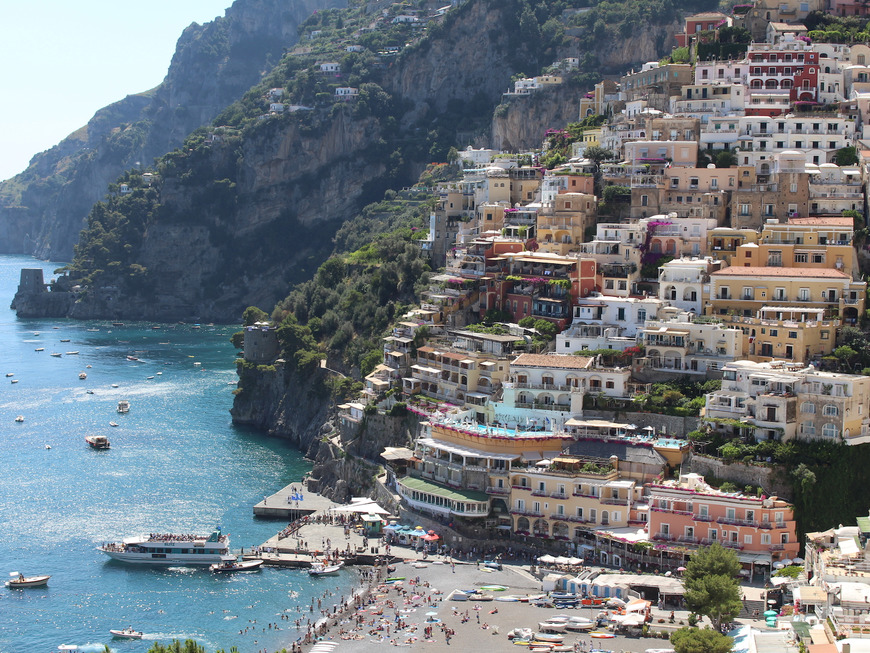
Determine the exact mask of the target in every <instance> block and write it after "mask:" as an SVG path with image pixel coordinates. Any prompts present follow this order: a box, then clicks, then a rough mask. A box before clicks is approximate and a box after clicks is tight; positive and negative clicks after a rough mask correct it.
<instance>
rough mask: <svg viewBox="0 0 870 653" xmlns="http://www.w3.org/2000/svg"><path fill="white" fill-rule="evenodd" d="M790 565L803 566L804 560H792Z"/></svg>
mask: <svg viewBox="0 0 870 653" xmlns="http://www.w3.org/2000/svg"><path fill="white" fill-rule="evenodd" d="M791 563H792V564H793V565H802V564H804V559H803V558H792V559H791Z"/></svg>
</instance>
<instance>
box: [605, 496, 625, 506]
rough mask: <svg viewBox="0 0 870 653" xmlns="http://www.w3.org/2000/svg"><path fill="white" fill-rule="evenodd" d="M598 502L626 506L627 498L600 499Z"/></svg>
mask: <svg viewBox="0 0 870 653" xmlns="http://www.w3.org/2000/svg"><path fill="white" fill-rule="evenodd" d="M600 503H602V504H604V505H608V506H627V505H628V499H613V498H610V499H601V501H600Z"/></svg>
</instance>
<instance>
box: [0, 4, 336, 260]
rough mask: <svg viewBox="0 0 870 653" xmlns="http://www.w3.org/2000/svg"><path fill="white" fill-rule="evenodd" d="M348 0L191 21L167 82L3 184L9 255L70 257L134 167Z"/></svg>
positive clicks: (0, 239)
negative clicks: (306, 26)
mask: <svg viewBox="0 0 870 653" xmlns="http://www.w3.org/2000/svg"><path fill="white" fill-rule="evenodd" d="M346 4H347V2H346V0H236V2H235V3H234V4H233V5H232V6H231V7H230V8H229V9H227V11H226V15H225V16H224V17H222V18H217V19H215V20H214V21H212V22H210V23H206V24H205V25H198V24H196V23H193V24H191V25H190V26H189V27H188V28H187V29H185V30H184V32H183V33H182V35H181V37H180V38H179V40H178V44H177V47H176V52H175V55H174V56H173V59H172V62H171V64H170V66H169V70H168V73H167V75H166V78H165V79H164V81H163V83H161V84H160V85H159V86H158V87H157V88H155V89H152V90H151V91H148V92H147V93H142V94H138V95H131V96H128V97H127V98H125V99H123V100H121V101H120V102H117V103H115V104H113V105H110V106H109V107H106V108H105V109H101V110H100V111H98V112H97V113H96V114H94V117H93V118H92V119H91V120H90V121H89V122H88V124H87V125H86V126H84V127H82V128H81V129H79V130H77V131H76V132H75V133H74V134H71V135H70V136H69V137H67V138H66V139H64V141H62V142H61V143H60V144H58V145H57V146H55V147H53V148H51V149H50V150H47V151H46V152H42V153H41V154H37V155H36V156H35V157H34V158H33V159H32V160H31V162H30V165H29V166H28V168H27V170H25V171H24V172H22V173H21V174H20V175H17V176H16V177H14V178H13V179H11V180H9V181H7V182H3V183H2V184H0V253H3V254H33V255H35V256H38V257H41V258H51V259H55V260H70V259H71V258H72V252H73V245H74V244H75V243H76V241H77V240H78V237H79V232H80V231H81V229H82V227H83V226H84V219H85V217H86V216H87V214H88V211H89V210H90V208H91V206H92V205H93V204H94V202H97V201H99V200H100V199H101V198H102V197H103V196H104V195H105V193H106V189H107V187H108V185H109V184H110V183H111V182H113V181H114V180H115V179H116V178H117V177H118V175H119V174H120V173H121V172H122V171H124V170H126V169H128V168H131V167H139V166H147V165H149V164H150V163H151V161H152V160H153V159H154V158H156V157H158V156H161V155H163V154H165V153H166V152H168V151H170V150H172V149H173V148H175V147H178V146H179V145H180V144H181V142H182V141H183V139H184V138H185V137H186V136H187V135H188V134H189V133H190V132H191V131H193V130H194V129H196V128H197V127H200V126H202V125H205V124H208V123H210V122H211V121H212V120H213V119H214V118H215V116H217V114H218V113H219V112H220V111H221V110H222V109H224V108H225V107H226V106H227V105H228V104H230V103H232V102H233V101H234V100H236V99H238V98H239V97H240V96H241V95H242V93H244V92H245V91H246V90H247V89H248V88H250V87H251V86H252V85H253V84H255V83H256V82H257V81H258V80H259V79H260V78H261V76H262V75H263V73H264V72H265V71H267V70H269V69H270V68H271V66H272V65H274V62H276V61H278V60H279V59H280V57H281V54H282V52H283V50H284V49H285V48H287V47H290V46H292V45H293V44H294V43H295V42H296V41H297V39H298V32H297V29H298V27H299V25H300V23H302V22H303V21H304V20H305V19H307V18H308V17H309V16H310V15H311V14H312V13H313V12H314V11H316V10H319V9H325V8H330V7H343V6H346Z"/></svg>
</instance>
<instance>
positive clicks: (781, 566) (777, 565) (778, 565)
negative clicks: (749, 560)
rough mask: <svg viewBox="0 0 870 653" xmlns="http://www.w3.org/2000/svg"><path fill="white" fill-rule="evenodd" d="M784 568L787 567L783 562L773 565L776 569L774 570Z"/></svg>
mask: <svg viewBox="0 0 870 653" xmlns="http://www.w3.org/2000/svg"><path fill="white" fill-rule="evenodd" d="M783 567H785V565H784V564H783V563H781V562H774V563H773V568H774V569H782V568H783Z"/></svg>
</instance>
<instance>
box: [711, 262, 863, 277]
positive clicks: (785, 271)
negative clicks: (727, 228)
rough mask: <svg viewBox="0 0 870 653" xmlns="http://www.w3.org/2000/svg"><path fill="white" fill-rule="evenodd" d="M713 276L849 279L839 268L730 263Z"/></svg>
mask: <svg viewBox="0 0 870 653" xmlns="http://www.w3.org/2000/svg"><path fill="white" fill-rule="evenodd" d="M711 276H714V277H805V278H817V279H851V277H849V276H848V275H846V274H843V273H842V272H840V271H839V270H834V269H831V268H818V269H814V268H777V267H768V266H749V267H745V268H742V267H739V266H736V265H732V266H730V267H727V268H725V269H724V270H719V271H717V272H713V273H712V274H711Z"/></svg>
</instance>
